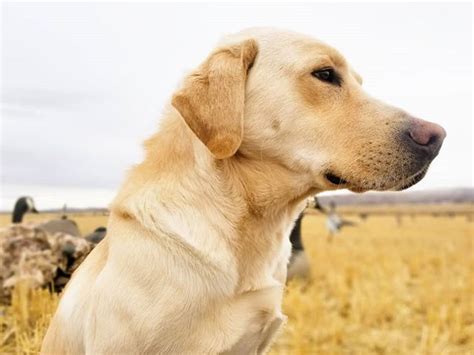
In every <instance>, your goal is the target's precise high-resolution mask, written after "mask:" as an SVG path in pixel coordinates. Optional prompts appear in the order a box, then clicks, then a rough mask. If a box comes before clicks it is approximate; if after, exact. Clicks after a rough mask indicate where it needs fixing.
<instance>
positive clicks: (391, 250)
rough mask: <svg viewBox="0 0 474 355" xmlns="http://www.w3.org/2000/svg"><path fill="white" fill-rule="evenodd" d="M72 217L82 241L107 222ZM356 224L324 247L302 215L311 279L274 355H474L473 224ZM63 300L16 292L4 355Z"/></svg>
mask: <svg viewBox="0 0 474 355" xmlns="http://www.w3.org/2000/svg"><path fill="white" fill-rule="evenodd" d="M40 216H41V215H39V216H33V217H32V218H33V219H35V220H38V218H40ZM43 217H44V216H43ZM30 218H31V217H30ZM70 218H73V219H75V220H76V221H77V222H78V224H79V226H80V229H81V231H82V233H84V234H85V233H88V232H90V231H92V230H93V229H94V228H95V227H96V226H98V225H105V224H106V217H104V216H100V215H95V216H87V215H86V216H84V215H71V216H70ZM349 219H352V220H354V221H356V222H357V223H358V224H357V226H356V227H351V228H347V229H345V230H343V231H342V232H341V233H340V234H339V235H338V236H337V237H336V238H335V240H334V241H333V242H332V243H327V241H326V231H325V226H324V217H323V216H321V215H308V216H306V217H305V219H304V221H303V234H304V241H305V245H306V247H307V252H308V254H309V258H310V261H311V269H312V276H311V278H310V279H304V280H303V279H299V280H293V281H291V282H290V283H289V285H288V287H287V291H286V295H285V298H284V304H283V307H284V312H285V314H286V315H287V316H288V323H287V324H286V327H285V328H284V330H283V331H282V332H281V334H280V336H279V337H278V340H277V341H276V343H275V344H274V346H273V348H272V350H271V354H474V255H473V252H474V251H473V240H474V236H473V234H474V222H473V221H469V220H468V218H467V217H465V216H461V215H454V216H450V217H448V216H444V217H433V216H416V215H415V216H413V217H409V216H407V217H402V219H401V225H400V224H399V220H397V218H395V217H394V216H393V215H386V216H370V215H369V217H368V218H367V219H365V220H362V219H360V218H359V217H358V216H356V215H354V216H353V217H349ZM4 222H5V220H0V225H4V224H5V223H4ZM56 303H57V297H56V296H54V295H53V296H51V295H50V294H49V293H48V292H46V291H44V290H37V291H30V290H27V289H25V288H21V287H20V288H18V289H17V290H16V292H15V296H14V299H13V303H12V306H10V307H8V308H5V309H3V310H2V312H3V314H2V315H1V317H2V318H1V321H0V323H1V325H0V342H1V343H0V344H1V345H0V353H17V354H33V353H36V352H37V350H38V348H39V346H40V343H41V338H42V335H43V332H44V331H45V328H46V326H47V323H48V320H49V317H50V314H51V313H52V312H53V311H54V308H55V305H56Z"/></svg>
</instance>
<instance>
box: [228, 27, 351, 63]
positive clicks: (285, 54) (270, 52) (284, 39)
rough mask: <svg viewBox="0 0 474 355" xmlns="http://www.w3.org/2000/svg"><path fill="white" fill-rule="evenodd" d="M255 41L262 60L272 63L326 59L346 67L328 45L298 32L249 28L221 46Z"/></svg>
mask: <svg viewBox="0 0 474 355" xmlns="http://www.w3.org/2000/svg"><path fill="white" fill-rule="evenodd" d="M246 39H254V40H256V41H257V43H258V47H259V56H260V58H262V57H263V58H272V61H275V62H278V61H291V62H301V61H314V60H317V59H326V60H327V61H328V62H332V64H333V65H336V66H339V65H340V66H344V65H345V64H346V60H345V58H344V57H343V56H342V55H341V54H340V53H339V52H338V51H337V50H336V49H334V48H333V47H331V46H329V45H328V44H326V43H324V42H322V41H320V40H318V39H316V38H313V37H311V36H308V35H304V34H301V33H297V32H292V31H287V30H280V29H275V28H249V29H246V30H243V31H241V32H238V33H236V34H233V35H229V36H226V37H224V38H223V40H222V41H221V44H228V43H235V42H239V41H242V40H246Z"/></svg>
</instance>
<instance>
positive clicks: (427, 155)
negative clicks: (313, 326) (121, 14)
mask: <svg viewBox="0 0 474 355" xmlns="http://www.w3.org/2000/svg"><path fill="white" fill-rule="evenodd" d="M361 82H362V80H361V78H360V76H359V75H357V74H356V73H355V72H354V70H353V69H352V68H351V67H350V66H349V64H348V63H347V62H346V60H345V59H344V57H342V55H341V54H339V53H338V52H337V51H336V50H335V49H333V48H331V47H329V46H328V45H326V44H323V43H321V42H319V41H317V40H315V39H313V38H310V37H306V36H303V35H300V34H295V33H290V32H286V31H279V30H274V29H251V30H246V31H243V32H241V33H238V34H236V35H232V36H229V37H226V38H225V39H224V40H223V41H222V42H221V43H220V45H219V46H218V47H217V49H215V50H214V51H213V52H212V53H211V54H210V55H209V57H208V58H207V59H206V60H205V61H204V62H203V63H202V64H201V65H200V66H199V67H198V68H197V69H196V70H195V71H194V72H192V73H191V74H190V75H188V76H187V77H186V78H185V79H184V81H183V83H182V85H181V87H180V89H179V90H178V91H177V92H176V93H175V94H174V95H173V97H172V100H171V104H170V105H169V106H168V107H167V108H166V111H165V113H164V115H163V117H162V121H161V127H160V129H159V131H158V132H157V133H156V134H155V135H153V136H152V137H151V138H150V139H148V141H147V142H146V144H145V147H146V157H145V159H144V161H143V162H142V163H141V164H139V165H137V166H135V167H134V168H133V169H132V170H131V172H130V173H129V175H128V177H127V179H126V181H125V183H124V184H123V186H122V188H121V189H120V191H119V193H118V195H117V197H116V199H115V200H114V202H113V204H112V205H111V215H110V221H109V227H108V234H107V237H106V238H105V239H104V240H103V242H101V243H100V244H99V245H98V246H97V247H96V249H95V250H94V251H93V252H92V253H91V255H89V257H88V258H87V259H86V260H85V262H84V263H83V264H82V265H81V267H80V268H79V269H78V270H77V272H76V273H75V274H74V276H73V278H72V280H71V281H70V283H69V285H68V287H67V289H66V291H65V293H64V295H63V296H62V299H61V302H60V304H59V308H58V310H57V312H56V314H55V316H54V318H53V320H52V322H51V325H50V328H49V330H48V333H47V335H46V338H45V340H44V343H43V347H42V353H43V354H83V353H87V354H256V353H262V352H265V350H266V349H267V348H268V346H269V344H270V343H271V341H272V339H273V338H274V336H275V334H276V332H277V331H278V329H279V328H280V326H281V324H282V323H283V322H284V321H285V317H284V316H283V315H282V313H281V308H280V304H281V299H282V292H283V288H284V284H285V279H286V270H287V262H288V258H289V256H290V252H291V250H290V249H291V247H290V242H289V240H288V235H289V232H290V230H291V228H292V226H293V222H294V220H295V218H296V217H297V216H298V214H299V213H300V212H301V211H302V209H303V208H304V206H305V203H306V202H305V200H306V198H307V197H308V196H311V195H314V194H316V193H318V192H321V191H325V190H331V189H335V188H348V189H350V190H352V191H357V192H361V191H366V190H401V189H404V188H407V187H409V186H411V185H413V184H415V183H416V182H418V181H419V180H420V179H421V178H422V177H423V176H424V174H425V172H426V170H427V168H428V165H429V164H430V162H431V161H432V159H433V158H434V157H435V156H436V155H437V153H438V151H439V149H440V147H441V143H442V141H443V139H444V137H445V132H444V130H443V129H442V128H441V127H440V126H438V125H435V124H433V123H428V122H426V121H422V120H419V119H416V118H413V117H411V116H410V115H408V114H407V113H406V112H404V111H402V110H400V109H398V108H395V107H392V106H389V105H386V104H384V103H382V102H380V101H377V100H376V99H374V98H372V97H370V96H368V95H367V94H366V93H364V91H363V90H362V88H361Z"/></svg>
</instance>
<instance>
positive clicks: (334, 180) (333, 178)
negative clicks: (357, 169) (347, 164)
mask: <svg viewBox="0 0 474 355" xmlns="http://www.w3.org/2000/svg"><path fill="white" fill-rule="evenodd" d="M324 177H325V178H326V180H327V181H329V182H330V183H331V184H333V185H337V186H340V185H346V184H347V180H344V179H343V178H341V177H340V176H337V175H335V174H333V173H331V172H329V173H326V174H325V175H324Z"/></svg>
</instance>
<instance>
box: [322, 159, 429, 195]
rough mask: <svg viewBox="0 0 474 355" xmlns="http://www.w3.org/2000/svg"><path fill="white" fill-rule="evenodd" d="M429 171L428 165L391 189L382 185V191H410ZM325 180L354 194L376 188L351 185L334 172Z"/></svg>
mask: <svg viewBox="0 0 474 355" xmlns="http://www.w3.org/2000/svg"><path fill="white" fill-rule="evenodd" d="M427 171H428V165H427V166H425V167H423V168H422V169H421V170H419V171H418V172H417V173H415V174H414V175H412V176H410V177H409V178H404V179H403V180H402V181H401V183H400V184H398V185H395V186H393V185H392V187H391V188H390V187H385V188H383V187H384V186H383V185H384V184H381V186H380V187H381V190H392V191H401V190H405V189H408V188H409V187H411V186H413V185H415V184H417V183H418V182H420V181H421V179H423V178H424V177H425V175H426V172H427ZM324 178H325V179H326V180H327V181H328V182H329V183H330V184H331V185H332V186H333V187H334V188H336V189H344V188H348V189H350V190H351V191H353V192H364V191H367V190H369V189H370V187H372V188H373V187H374V185H372V186H370V187H368V186H367V187H366V186H364V185H358V184H353V183H349V181H347V180H345V179H343V178H342V177H340V176H339V175H336V174H335V173H334V172H327V173H325V174H324Z"/></svg>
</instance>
